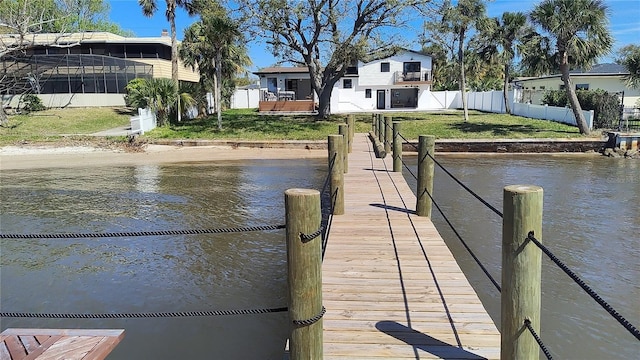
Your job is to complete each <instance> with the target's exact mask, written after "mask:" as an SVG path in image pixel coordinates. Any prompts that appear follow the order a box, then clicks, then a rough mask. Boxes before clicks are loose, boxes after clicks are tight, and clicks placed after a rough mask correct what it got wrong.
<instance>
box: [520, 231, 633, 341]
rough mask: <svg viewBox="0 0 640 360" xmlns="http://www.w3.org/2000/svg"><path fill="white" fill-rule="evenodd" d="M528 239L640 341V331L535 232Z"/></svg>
mask: <svg viewBox="0 0 640 360" xmlns="http://www.w3.org/2000/svg"><path fill="white" fill-rule="evenodd" d="M527 239H528V240H529V241H531V242H533V243H534V244H536V246H538V247H539V248H540V250H542V252H543V253H544V254H545V255H547V256H548V257H549V259H551V261H553V262H554V263H555V264H556V265H557V266H558V267H559V268H560V269H562V271H564V273H565V274H567V275H568V276H569V277H570V278H571V279H572V280H573V281H574V282H575V283H576V284H578V285H579V286H580V287H581V288H582V290H584V291H585V292H586V293H587V294H588V295H589V296H591V298H592V299H593V300H595V301H596V302H597V303H598V304H599V305H600V306H602V308H603V309H605V311H606V312H607V313H609V315H611V316H612V317H613V318H614V319H616V320H617V321H618V322H619V323H620V325H622V326H623V327H624V328H625V329H626V330H627V331H628V332H629V333H631V335H633V336H634V337H635V338H636V339H638V340H640V331H639V330H638V329H637V328H636V327H635V326H634V325H633V324H631V323H630V322H629V320H627V319H625V318H624V317H623V316H622V315H620V313H618V312H617V311H616V310H615V309H614V308H613V307H612V306H611V305H610V304H609V303H607V302H606V301H605V300H604V299H602V297H600V295H598V293H596V292H595V291H594V290H593V289H592V288H591V287H590V286H589V285H587V284H586V283H585V282H584V281H583V280H582V279H581V278H580V277H579V276H578V275H577V274H576V273H575V272H573V271H572V270H571V269H569V267H568V266H567V265H566V264H564V263H563V262H562V261H561V260H560V259H558V257H557V256H555V255H554V254H553V253H552V252H551V251H550V250H549V249H548V248H547V247H546V246H544V245H542V243H540V241H538V239H536V238H535V234H534V233H533V231H531V232H529V234H528V236H527Z"/></svg>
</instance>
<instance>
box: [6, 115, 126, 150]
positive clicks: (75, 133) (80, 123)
mask: <svg viewBox="0 0 640 360" xmlns="http://www.w3.org/2000/svg"><path fill="white" fill-rule="evenodd" d="M130 116H132V113H131V111H130V110H128V109H125V108H68V109H49V110H45V111H38V112H33V113H30V114H24V115H14V116H10V117H9V124H8V126H6V127H0V144H1V145H7V144H12V143H16V142H24V141H27V142H48V141H60V139H61V138H75V139H84V138H87V137H88V135H89V134H92V133H95V132H98V131H102V130H107V129H112V128H116V127H120V126H125V125H128V124H129V117H130Z"/></svg>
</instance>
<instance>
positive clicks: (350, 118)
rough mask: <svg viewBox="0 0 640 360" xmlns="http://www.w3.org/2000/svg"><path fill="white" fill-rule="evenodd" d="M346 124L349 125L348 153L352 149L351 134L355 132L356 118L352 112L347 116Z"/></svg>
mask: <svg viewBox="0 0 640 360" xmlns="http://www.w3.org/2000/svg"><path fill="white" fill-rule="evenodd" d="M347 125H348V127H349V154H351V152H352V151H353V135H355V133H356V118H355V116H354V115H353V114H349V115H348V116H347Z"/></svg>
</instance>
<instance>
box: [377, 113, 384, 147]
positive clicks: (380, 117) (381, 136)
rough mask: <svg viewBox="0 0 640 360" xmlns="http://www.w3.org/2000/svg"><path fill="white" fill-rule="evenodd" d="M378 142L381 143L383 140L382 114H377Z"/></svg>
mask: <svg viewBox="0 0 640 360" xmlns="http://www.w3.org/2000/svg"><path fill="white" fill-rule="evenodd" d="M376 135H377V136H378V141H380V142H382V141H383V139H384V120H383V116H382V114H378V133H377V134H376Z"/></svg>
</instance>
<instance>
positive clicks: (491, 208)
mask: <svg viewBox="0 0 640 360" xmlns="http://www.w3.org/2000/svg"><path fill="white" fill-rule="evenodd" d="M398 136H400V137H401V138H402V139H403V140H404V141H405V142H406V143H408V144H409V145H411V146H413V147H414V148H415V149H416V151H418V147H417V146H416V145H415V144H413V143H411V142H410V141H409V140H407V138H405V137H404V136H402V134H398ZM427 155H428V156H429V158H430V159H431V160H433V162H434V163H435V164H436V165H438V167H439V168H440V169H442V171H444V172H445V174H447V175H449V177H451V179H453V180H454V181H455V182H456V183H458V185H460V186H462V188H463V189H465V190H466V191H467V192H468V193H469V194H471V195H472V196H473V197H475V198H476V199H478V201H480V202H481V203H482V204H484V205H485V206H486V207H487V208H489V209H490V210H491V211H493V212H494V213H496V214H497V215H498V216H500V217H503V214H502V212H501V211H500V210H498V209H496V207H495V206H493V205H491V204H489V202H488V201H486V200H485V199H483V198H482V197H481V196H480V195H478V194H477V193H476V192H475V191H473V190H471V188H469V187H468V186H467V185H465V184H464V183H463V182H462V181H461V180H460V179H458V178H457V177H456V176H455V175H453V174H452V173H451V172H450V171H449V170H448V169H447V168H445V167H444V165H442V164H441V163H440V162H439V161H438V160H436V159H435V158H434V157H433V155H431V154H429V153H427Z"/></svg>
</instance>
